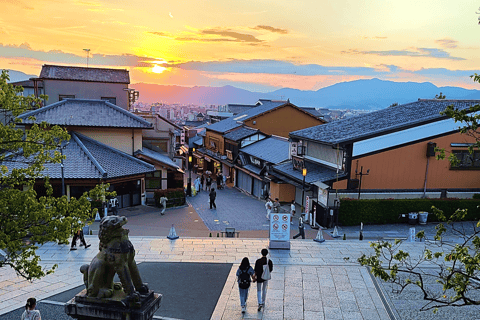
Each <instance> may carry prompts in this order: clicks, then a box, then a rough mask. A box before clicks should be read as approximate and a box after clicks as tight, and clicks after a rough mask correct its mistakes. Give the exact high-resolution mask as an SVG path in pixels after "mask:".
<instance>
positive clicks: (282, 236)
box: [269, 213, 290, 249]
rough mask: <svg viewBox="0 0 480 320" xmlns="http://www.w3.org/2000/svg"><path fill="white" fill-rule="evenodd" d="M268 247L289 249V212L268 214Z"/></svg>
mask: <svg viewBox="0 0 480 320" xmlns="http://www.w3.org/2000/svg"><path fill="white" fill-rule="evenodd" d="M269 247H270V249H290V214H289V213H271V214H270V245H269Z"/></svg>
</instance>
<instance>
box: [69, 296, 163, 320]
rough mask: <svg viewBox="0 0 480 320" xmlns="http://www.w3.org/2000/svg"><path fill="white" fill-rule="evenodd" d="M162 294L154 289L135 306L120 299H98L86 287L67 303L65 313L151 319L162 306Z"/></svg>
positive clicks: (94, 318) (95, 319)
mask: <svg viewBox="0 0 480 320" xmlns="http://www.w3.org/2000/svg"><path fill="white" fill-rule="evenodd" d="M161 300H162V295H161V294H158V293H154V292H153V291H152V290H150V291H149V293H148V294H146V295H142V296H141V297H140V301H138V302H137V303H136V306H135V307H128V306H125V305H124V304H123V303H122V302H121V301H120V300H119V299H116V298H115V297H114V298H109V299H96V298H89V297H87V296H86V290H85V289H84V290H83V291H81V292H80V293H78V294H77V295H76V296H75V298H73V299H71V300H70V301H68V302H67V303H66V304H65V313H66V314H67V315H69V316H70V317H72V318H74V319H79V320H100V319H112V320H114V319H115V320H120V319H121V320H151V319H153V315H154V314H155V311H157V310H158V308H160V301H161Z"/></svg>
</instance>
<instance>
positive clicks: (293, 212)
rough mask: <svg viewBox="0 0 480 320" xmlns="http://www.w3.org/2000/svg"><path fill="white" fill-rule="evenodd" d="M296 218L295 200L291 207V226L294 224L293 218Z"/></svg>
mask: <svg viewBox="0 0 480 320" xmlns="http://www.w3.org/2000/svg"><path fill="white" fill-rule="evenodd" d="M294 216H295V200H292V204H291V205H290V224H293V217H294Z"/></svg>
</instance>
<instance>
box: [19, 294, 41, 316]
mask: <svg viewBox="0 0 480 320" xmlns="http://www.w3.org/2000/svg"><path fill="white" fill-rule="evenodd" d="M36 306H37V299H35V298H28V299H27V303H26V304H25V311H23V314H22V317H21V320H42V316H41V315H40V311H39V310H35V307H36Z"/></svg>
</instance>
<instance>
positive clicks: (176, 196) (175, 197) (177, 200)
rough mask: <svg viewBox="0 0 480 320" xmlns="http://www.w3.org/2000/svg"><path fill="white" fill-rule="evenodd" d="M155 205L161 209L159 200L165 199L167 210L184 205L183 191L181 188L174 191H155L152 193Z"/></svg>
mask: <svg viewBox="0 0 480 320" xmlns="http://www.w3.org/2000/svg"><path fill="white" fill-rule="evenodd" d="M154 197H155V205H156V206H157V207H161V204H160V198H161V197H167V199H168V201H167V208H170V207H177V206H182V205H184V204H185V202H186V200H185V190H184V189H183V188H175V189H164V190H160V189H157V190H155V191H154Z"/></svg>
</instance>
